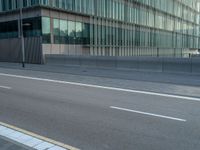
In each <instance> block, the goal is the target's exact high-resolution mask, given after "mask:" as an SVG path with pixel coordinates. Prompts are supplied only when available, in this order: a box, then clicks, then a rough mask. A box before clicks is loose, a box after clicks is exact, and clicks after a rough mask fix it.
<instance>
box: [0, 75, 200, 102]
mask: <svg viewBox="0 0 200 150" xmlns="http://www.w3.org/2000/svg"><path fill="white" fill-rule="evenodd" d="M0 76H6V77H13V78H21V79H29V80H37V81H45V82H52V83H60V84H70V85H76V86H83V87H92V88H99V89H107V90H114V91H121V92H129V93H138V94H145V95H152V96H161V97H168V98H175V99H184V100H190V101H198V102H200V98H198V97H189V96H181V95H173V94H164V93H157V92H148V91H142V90H132V89H123V88H115V87H108V86H100V85H93V84H84V83H78V82H68V81H61V80H52V79H45V78H37V77H29V76H21V75H13V74H5V73H0Z"/></svg>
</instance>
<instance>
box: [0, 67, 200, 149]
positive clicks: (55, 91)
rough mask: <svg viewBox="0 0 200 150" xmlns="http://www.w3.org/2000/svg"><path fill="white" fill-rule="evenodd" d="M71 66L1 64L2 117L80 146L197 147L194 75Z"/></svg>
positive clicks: (198, 97) (199, 101)
mask: <svg viewBox="0 0 200 150" xmlns="http://www.w3.org/2000/svg"><path fill="white" fill-rule="evenodd" d="M38 68H39V67H38ZM66 69H67V68H66ZM70 69H71V70H75V69H72V68H69V70H70ZM69 70H68V73H66V72H67V71H66V72H65V73H61V72H60V73H56V72H50V71H48V72H46V71H42V69H41V70H39V69H38V70H37V71H36V69H35V70H34V69H33V70H30V69H25V70H22V69H18V68H17V67H12V68H10V69H6V68H5V65H4V67H1V68H0V122H4V123H8V124H11V125H14V126H17V127H19V128H22V129H24V130H28V131H30V132H33V133H36V134H39V135H42V136H45V137H48V138H51V139H53V140H56V141H59V142H62V143H65V144H69V145H71V146H74V147H77V148H80V149H83V150H169V149H170V150H199V149H200V134H199V133H200V115H199V114H200V109H199V108H200V88H199V85H200V77H199V76H195V75H184V74H173V75H171V74H168V75H166V74H165V75H164V74H163V78H162V74H159V73H158V74H157V73H151V72H149V73H148V72H141V73H138V72H135V74H134V72H131V71H130V74H129V77H130V78H129V79H127V78H125V77H124V75H123V73H122V72H123V71H122V72H120V71H119V70H118V71H116V72H115V71H110V72H109V71H108V72H109V73H108V74H109V75H108V74H107V75H108V77H106V76H103V75H101V74H100V73H99V74H98V73H97V72H96V76H93V74H92V73H91V76H90V74H89V73H90V72H92V71H94V70H92V69H91V70H87V69H83V70H84V71H82V73H80V72H81V71H80V70H82V69H80V68H79V71H80V72H78V71H77V72H76V73H74V72H75V71H74V72H73V71H71V73H70V72H69ZM77 70H78V69H77ZM85 72H87V73H88V74H87V75H86V74H84V73H85ZM99 72H101V71H99ZM102 72H106V71H105V70H102ZM113 72H115V73H113ZM124 72H125V73H128V71H124ZM125 73H124V74H125ZM102 74H103V73H102ZM120 74H121V76H123V77H122V78H119V75H120ZM131 74H132V75H133V78H131ZM111 75H112V76H113V78H112V77H111ZM148 75H149V76H148ZM140 77H141V80H139V79H140Z"/></svg>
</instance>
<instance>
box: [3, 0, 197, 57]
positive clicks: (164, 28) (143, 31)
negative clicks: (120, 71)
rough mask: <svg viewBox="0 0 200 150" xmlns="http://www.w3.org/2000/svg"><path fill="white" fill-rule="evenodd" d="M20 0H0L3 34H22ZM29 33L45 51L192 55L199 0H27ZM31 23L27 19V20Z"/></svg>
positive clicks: (9, 36)
mask: <svg viewBox="0 0 200 150" xmlns="http://www.w3.org/2000/svg"><path fill="white" fill-rule="evenodd" d="M19 1H20V0H0V39H8V40H9V39H12V38H19V32H18V29H19V27H18V25H19V19H18V13H19V11H18V10H19V7H20V4H19ZM23 7H24V9H23V13H24V15H23V24H25V25H24V27H23V28H24V36H25V38H30V37H39V38H41V39H42V40H41V46H42V54H43V55H45V54H61V55H89V56H155V57H188V56H189V53H190V51H193V50H198V49H199V48H200V32H199V31H200V0H23ZM26 24H28V25H26Z"/></svg>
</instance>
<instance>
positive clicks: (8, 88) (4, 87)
mask: <svg viewBox="0 0 200 150" xmlns="http://www.w3.org/2000/svg"><path fill="white" fill-rule="evenodd" d="M0 88H2V89H7V90H10V89H12V88H11V87H8V86H1V85H0Z"/></svg>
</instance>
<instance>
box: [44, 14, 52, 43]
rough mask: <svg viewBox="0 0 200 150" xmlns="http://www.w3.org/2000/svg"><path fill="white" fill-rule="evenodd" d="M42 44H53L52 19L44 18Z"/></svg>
mask: <svg viewBox="0 0 200 150" xmlns="http://www.w3.org/2000/svg"><path fill="white" fill-rule="evenodd" d="M42 42H43V43H51V28H50V18H48V17H42Z"/></svg>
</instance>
